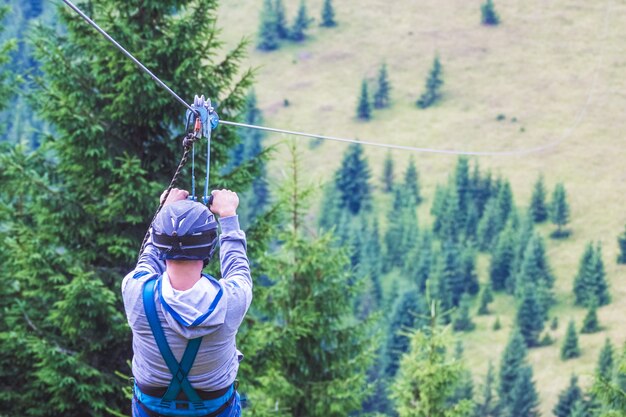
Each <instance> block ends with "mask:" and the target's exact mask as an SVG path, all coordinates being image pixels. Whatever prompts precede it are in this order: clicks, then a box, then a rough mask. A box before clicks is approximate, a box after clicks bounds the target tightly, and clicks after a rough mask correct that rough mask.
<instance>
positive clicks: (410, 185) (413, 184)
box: [404, 155, 422, 204]
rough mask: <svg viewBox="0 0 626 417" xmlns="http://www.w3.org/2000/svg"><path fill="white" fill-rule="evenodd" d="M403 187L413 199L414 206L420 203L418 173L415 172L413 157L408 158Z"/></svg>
mask: <svg viewBox="0 0 626 417" xmlns="http://www.w3.org/2000/svg"><path fill="white" fill-rule="evenodd" d="M404 187H405V188H407V189H408V190H409V193H410V194H411V195H412V196H413V198H414V199H415V204H420V203H421V202H422V195H421V193H420V181H419V173H418V172H417V167H416V166H415V159H414V158H413V155H411V156H410V157H409V165H407V168H406V171H405V172H404Z"/></svg>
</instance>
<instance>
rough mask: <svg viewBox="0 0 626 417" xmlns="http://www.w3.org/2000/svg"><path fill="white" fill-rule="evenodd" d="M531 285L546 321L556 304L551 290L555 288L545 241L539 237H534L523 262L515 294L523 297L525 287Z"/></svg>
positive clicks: (529, 243)
mask: <svg viewBox="0 0 626 417" xmlns="http://www.w3.org/2000/svg"><path fill="white" fill-rule="evenodd" d="M527 283H530V284H532V285H533V286H534V287H535V290H536V291H537V297H538V301H539V303H540V306H541V309H542V317H543V318H544V320H546V319H547V318H548V310H549V308H550V306H551V305H552V304H553V303H554V295H553V294H552V291H551V288H552V287H553V286H554V276H553V275H552V272H551V270H550V266H549V265H548V261H547V259H546V249H545V246H544V243H543V239H542V238H541V236H539V235H535V236H533V237H532V238H531V239H530V241H529V242H528V245H527V246H526V250H525V251H524V258H523V260H522V262H521V267H520V272H519V273H518V274H517V277H516V280H515V293H516V294H517V295H518V296H521V295H522V290H523V289H524V285H525V284H527Z"/></svg>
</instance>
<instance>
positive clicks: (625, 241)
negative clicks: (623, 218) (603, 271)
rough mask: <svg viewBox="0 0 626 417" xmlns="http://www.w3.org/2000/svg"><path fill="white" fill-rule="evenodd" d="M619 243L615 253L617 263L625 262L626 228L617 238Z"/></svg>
mask: <svg viewBox="0 0 626 417" xmlns="http://www.w3.org/2000/svg"><path fill="white" fill-rule="evenodd" d="M617 243H618V245H619V255H617V263H618V264H626V230H625V231H624V233H622V234H621V235H620V236H619V237H618V238H617Z"/></svg>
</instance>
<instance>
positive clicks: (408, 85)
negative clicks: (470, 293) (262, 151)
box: [218, 0, 626, 415]
mask: <svg viewBox="0 0 626 417" xmlns="http://www.w3.org/2000/svg"><path fill="white" fill-rule="evenodd" d="M321 3H322V1H321V0H315V1H312V0H309V1H308V3H307V4H308V9H309V13H310V15H311V16H312V17H315V18H316V21H315V22H314V23H313V25H312V28H311V29H310V31H309V33H310V35H311V36H310V39H309V40H307V41H306V42H304V43H301V44H293V43H286V44H284V45H283V46H282V48H281V49H280V50H279V51H275V52H271V53H262V52H258V51H256V50H254V48H253V44H254V42H255V40H256V38H255V36H256V30H257V27H258V21H259V20H258V17H259V12H260V7H261V4H262V1H261V0H228V1H225V2H223V3H222V6H221V9H220V14H219V22H218V24H219V26H221V27H223V28H224V30H223V37H224V38H225V39H226V41H227V43H228V44H229V45H232V44H234V43H235V42H236V41H238V40H240V39H241V38H242V37H250V38H251V40H252V45H251V48H250V56H249V62H248V63H247V64H248V65H249V66H251V67H257V68H258V77H257V80H258V82H257V86H256V91H257V94H258V97H259V104H260V107H261V109H262V110H263V112H264V115H265V118H266V124H267V125H270V126H275V127H282V128H286V129H294V130H302V131H311V132H317V133H321V134H328V135H335V136H344V137H352V138H360V139H362V140H374V141H379V142H386V143H393V144H400V145H410V146H419V147H438V148H446V149H464V150H472V151H482V150H495V151H508V150H513V149H526V148H533V147H538V146H544V145H546V144H554V143H555V142H558V144H557V145H556V146H553V147H550V148H548V149H546V150H545V151H543V152H538V153H533V154H528V155H521V156H506V157H480V159H479V161H480V164H481V166H482V167H483V168H487V169H491V170H492V171H494V172H496V173H500V174H501V175H503V176H505V177H507V178H509V179H510V180H511V183H512V186H513V189H514V192H515V198H516V203H517V204H518V205H520V206H526V205H527V203H528V201H529V198H530V193H531V190H532V185H533V182H534V181H535V179H536V177H537V176H538V175H539V174H540V173H543V174H544V176H545V179H546V184H547V186H548V189H549V192H550V193H551V191H552V188H553V187H554V184H555V183H556V182H558V181H563V182H564V183H565V185H566V189H567V191H568V196H569V201H570V204H571V208H572V216H571V218H572V222H571V229H572V231H573V235H572V236H571V237H570V238H569V239H567V240H563V241H552V240H551V241H549V246H548V254H549V257H550V262H551V265H552V267H553V270H554V272H555V274H556V276H557V284H556V292H557V297H558V300H559V305H558V306H557V307H556V308H555V309H554V311H553V313H555V314H556V315H558V317H559V320H560V327H559V328H558V330H557V331H556V332H554V334H553V335H554V336H555V338H556V343H555V344H554V345H553V346H550V347H546V348H540V349H533V350H532V351H531V354H530V357H531V361H532V364H533V365H534V372H535V379H536V381H537V385H538V388H539V390H540V396H541V401H542V405H541V409H542V412H543V414H544V415H549V414H551V409H552V407H553V405H554V404H555V402H556V399H557V395H558V392H559V391H560V390H562V389H563V388H565V387H566V385H567V383H568V381H569V377H570V375H571V373H573V372H575V373H577V374H579V375H581V380H582V383H583V384H588V383H589V382H590V379H591V373H592V372H593V369H594V367H595V363H596V359H597V356H598V353H599V350H600V348H601V345H602V343H603V341H604V339H605V337H607V336H608V337H611V339H612V340H613V341H614V342H616V343H619V344H621V343H623V342H624V339H625V335H626V332H624V324H623V319H622V317H623V312H624V311H625V310H626V297H625V295H626V283H625V282H624V280H625V278H626V269H625V268H623V267H619V266H617V265H616V264H615V257H616V252H617V248H616V242H615V238H616V235H617V234H618V233H620V232H621V231H622V230H623V227H624V223H626V211H625V210H624V203H625V202H626V201H625V200H624V197H623V186H624V184H625V183H626V169H625V168H624V166H625V165H624V156H625V151H624V145H623V143H624V142H623V138H624V131H626V118H625V117H624V116H623V109H624V108H626V95H625V94H624V91H626V77H624V76H623V73H624V69H625V67H626V54H625V53H624V52H626V47H625V46H624V43H623V39H624V38H625V37H626V26H625V25H623V24H620V22H623V21H624V19H625V17H626V4H624V3H623V2H618V1H617V0H599V1H596V2H592V1H589V0H567V1H566V0H553V1H550V2H546V1H543V0H529V1H525V2H516V1H512V0H500V1H496V2H495V4H496V8H497V10H498V12H499V14H500V16H501V17H502V24H501V25H500V26H498V27H485V26H481V25H480V11H479V6H480V3H481V2H480V1H471V2H468V1H466V0H447V1H444V2H442V1H437V0H423V1H420V2H416V1H412V0H398V1H395V2H383V1H376V0H362V1H358V2H357V1H335V2H334V4H335V9H336V15H337V20H338V22H339V26H338V27H337V28H334V29H322V28H318V27H317V23H319V20H320V19H319V12H320V10H321ZM285 4H286V6H287V13H288V18H289V19H290V21H291V20H292V19H293V18H294V17H295V13H296V10H297V5H298V2H297V1H296V0H288V1H285ZM436 53H438V54H439V56H440V57H441V61H442V64H443V67H444V80H445V85H444V89H443V91H444V96H443V100H442V101H441V102H440V103H439V104H438V105H437V106H436V107H434V108H431V109H427V110H418V109H417V108H416V107H415V105H414V103H415V100H416V99H417V98H418V97H419V94H420V93H421V92H422V89H423V85H424V81H425V79H426V76H427V74H428V70H429V68H430V66H431V63H432V59H433V57H434V55H435V54H436ZM382 62H386V63H387V65H388V69H389V75H390V79H391V82H392V87H393V91H392V101H393V105H392V108H391V109H389V110H384V111H378V112H375V114H374V119H373V120H372V121H371V122H369V123H363V122H358V121H357V120H355V117H354V115H355V109H356V104H357V103H356V102H357V98H358V93H359V87H360V82H361V80H362V79H363V78H364V77H365V78H367V79H368V80H370V81H371V83H370V88H372V87H374V83H373V82H374V80H375V77H376V73H377V70H378V67H379V65H380V64H381V63H382ZM370 91H371V90H370ZM285 99H287V100H289V102H290V106H288V107H285V106H283V101H284V100H285ZM499 114H503V115H505V117H506V119H505V120H504V121H497V120H496V117H497V116H498V115H499ZM514 118H515V119H514ZM284 139H285V138H284V137H281V136H278V135H276V136H271V138H270V140H269V141H270V142H275V141H279V140H284ZM300 140H301V141H303V146H301V150H302V151H303V153H304V158H303V161H304V163H305V165H306V166H305V169H306V171H307V172H308V173H310V178H311V179H313V180H319V181H323V180H327V179H329V178H330V173H331V172H333V171H334V170H335V169H336V167H337V166H338V163H339V161H340V159H341V155H342V153H343V151H344V150H345V146H346V145H344V144H340V143H334V142H324V143H322V144H321V145H320V146H319V147H317V148H315V149H308V147H307V146H306V142H307V141H309V140H308V139H298V141H300ZM367 155H368V157H369V159H370V163H371V165H372V167H373V171H374V177H375V178H379V177H380V173H381V170H382V161H383V158H384V151H383V150H381V149H379V148H368V149H367ZM393 156H394V158H395V160H396V162H397V164H396V166H397V170H399V169H401V168H403V166H404V165H405V164H406V161H407V160H408V156H409V154H408V153H407V152H403V151H394V153H393ZM415 157H416V161H417V164H418V167H419V170H420V176H421V181H422V184H423V186H424V193H425V195H426V197H427V198H428V199H429V200H428V201H426V204H425V205H424V206H422V207H423V208H422V209H421V210H420V214H421V220H422V221H428V220H427V217H428V214H427V212H428V207H425V206H430V203H431V201H430V200H431V199H432V195H433V191H434V185H435V184H436V183H438V182H444V181H445V180H446V177H447V175H448V174H449V173H450V170H451V167H452V166H453V165H454V163H455V161H456V158H455V157H450V156H445V155H430V154H415ZM282 160H283V155H282V154H280V152H279V155H278V158H277V160H276V161H275V162H274V165H273V166H272V173H273V176H274V178H277V177H278V176H279V174H280V171H281V170H282V166H283V163H282ZM378 204H379V206H380V205H383V203H381V202H379V203H378ZM381 208H382V207H381ZM551 229H552V228H551V226H543V227H542V229H541V230H542V232H544V233H545V235H546V236H547V235H548V233H549V232H550V231H551ZM589 240H594V241H600V242H602V244H603V248H604V255H605V258H604V259H605V262H606V267H607V273H608V277H609V280H610V283H611V287H612V295H613V300H614V301H613V303H612V304H611V305H609V306H607V307H604V308H601V309H600V310H599V317H600V322H601V323H602V325H603V326H605V330H604V331H603V332H601V333H598V334H594V335H582V336H581V339H580V341H581V345H582V357H581V358H579V359H575V360H570V361H567V362H562V361H561V360H560V358H559V349H560V344H561V342H562V339H563V335H564V332H565V327H566V324H567V322H568V320H569V319H570V317H571V318H574V319H576V321H577V323H578V326H579V327H580V323H581V321H582V317H583V316H584V313H585V312H584V311H583V310H582V309H580V308H574V307H573V305H572V301H573V298H572V295H571V286H572V280H573V277H574V275H575V273H576V269H577V265H578V260H579V257H580V256H581V254H582V251H583V249H584V245H585V243H586V242H587V241H589ZM481 264H482V266H483V267H482V270H481V279H482V280H485V279H486V274H485V271H486V265H487V262H486V261H482V262H481ZM494 310H495V312H496V313H497V314H498V315H499V316H500V319H501V321H502V324H503V329H502V330H500V331H499V332H494V331H492V330H491V326H492V324H493V322H494V320H495V315H491V316H486V317H477V318H476V322H477V325H478V326H477V329H476V331H474V332H472V333H469V334H468V335H466V336H465V337H464V338H465V345H466V357H467V360H468V362H469V363H470V366H471V367H472V369H473V370H474V372H475V375H476V377H477V378H481V379H482V375H483V374H484V373H485V372H486V368H487V361H488V360H492V361H494V362H495V363H498V362H499V358H500V354H501V351H502V350H503V348H504V344H505V342H506V340H507V338H508V328H509V326H510V324H511V321H512V320H513V317H514V308H513V303H512V302H511V299H509V298H507V297H506V296H501V297H498V299H497V301H496V303H495V305H494Z"/></svg>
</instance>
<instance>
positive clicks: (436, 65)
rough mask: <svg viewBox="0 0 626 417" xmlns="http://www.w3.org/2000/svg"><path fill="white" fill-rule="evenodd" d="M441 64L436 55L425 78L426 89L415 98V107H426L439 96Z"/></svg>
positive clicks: (441, 81)
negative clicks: (417, 98)
mask: <svg viewBox="0 0 626 417" xmlns="http://www.w3.org/2000/svg"><path fill="white" fill-rule="evenodd" d="M442 71H443V70H442V66H441V61H440V60H439V57H438V56H436V57H435V59H434V60H433V66H432V68H431V69H430V74H429V75H428V79H427V80H426V91H424V93H423V94H422V95H421V96H420V98H419V100H417V103H416V104H417V107H419V108H421V109H425V108H428V107H430V106H432V105H433V104H435V102H437V100H439V98H440V97H441V86H442V85H443V79H442Z"/></svg>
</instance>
